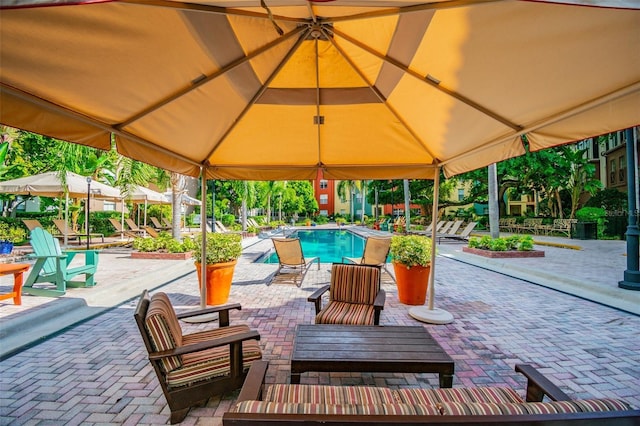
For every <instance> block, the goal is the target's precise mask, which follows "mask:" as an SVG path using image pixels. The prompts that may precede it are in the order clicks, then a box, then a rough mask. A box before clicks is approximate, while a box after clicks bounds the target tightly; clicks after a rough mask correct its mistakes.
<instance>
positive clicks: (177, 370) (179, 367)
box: [145, 292, 262, 388]
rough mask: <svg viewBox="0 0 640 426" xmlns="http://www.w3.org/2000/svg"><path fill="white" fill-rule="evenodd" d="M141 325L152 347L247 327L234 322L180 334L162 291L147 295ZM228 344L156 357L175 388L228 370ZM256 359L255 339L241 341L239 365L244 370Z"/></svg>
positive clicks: (259, 353) (204, 338) (171, 345)
mask: <svg viewBox="0 0 640 426" xmlns="http://www.w3.org/2000/svg"><path fill="white" fill-rule="evenodd" d="M145 327H146V329H147V333H148V334H149V338H150V340H151V344H152V346H153V348H154V350H156V351H164V350H170V349H174V348H176V347H179V346H184V345H189V344H193V343H198V342H203V341H208V340H212V339H217V338H221V337H225V336H231V335H234V334H239V333H244V332H247V331H249V327H248V326H246V325H234V326H229V327H220V328H216V329H212V330H207V331H201V332H199V333H193V334H189V335H186V336H183V335H182V328H181V327H180V323H179V322H178V318H177V316H176V313H175V310H174V309H173V306H172V305H171V302H170V300H169V297H168V296H167V295H166V294H165V293H162V292H159V293H156V294H154V295H153V296H152V297H151V302H150V304H149V309H148V310H147V317H146V318H145ZM230 348H231V346H229V345H226V346H221V347H218V348H213V349H207V350H204V351H199V352H193V353H190V354H185V355H182V356H173V357H168V358H164V359H162V360H160V367H161V369H162V370H163V371H164V372H165V373H166V381H167V385H168V386H169V387H170V388H176V387H180V386H186V385H188V384H190V383H193V382H197V381H201V380H207V379H210V378H212V377H218V376H224V375H227V374H229V373H230V370H231V367H230V362H231V360H230V354H229V351H230ZM259 359H262V351H261V349H260V345H259V343H258V341H257V340H247V341H244V342H242V362H243V364H242V367H243V369H244V370H248V369H249V367H250V366H251V363H252V362H253V361H255V360H259Z"/></svg>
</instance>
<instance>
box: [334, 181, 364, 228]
mask: <svg viewBox="0 0 640 426" xmlns="http://www.w3.org/2000/svg"><path fill="white" fill-rule="evenodd" d="M360 186H361V181H355V180H341V181H340V182H338V196H340V198H342V199H345V198H347V197H346V193H348V194H349V204H350V205H351V217H350V219H351V221H352V222H353V221H354V216H355V214H354V205H353V195H354V193H355V192H356V191H358V190H360ZM362 210H363V211H364V204H363V209H362ZM363 219H364V218H363Z"/></svg>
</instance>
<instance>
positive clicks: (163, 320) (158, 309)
mask: <svg viewBox="0 0 640 426" xmlns="http://www.w3.org/2000/svg"><path fill="white" fill-rule="evenodd" d="M145 327H146V329H147V334H148V335H149V340H151V345H152V346H153V349H154V350H156V351H166V350H169V349H174V348H176V347H178V346H181V345H182V329H181V328H180V324H179V323H178V318H177V317H176V313H175V311H174V310H173V306H171V302H170V301H169V297H168V296H167V295H166V294H165V293H156V294H154V295H153V296H152V297H151V303H150V304H149V309H148V310H147V317H146V318H145ZM160 366H161V368H162V369H163V371H164V372H165V373H166V372H169V371H173V370H175V369H176V368H179V367H181V366H182V360H181V358H180V357H179V356H173V357H168V358H164V359H162V360H161V361H160Z"/></svg>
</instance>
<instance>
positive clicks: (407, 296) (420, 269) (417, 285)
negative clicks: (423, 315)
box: [393, 262, 431, 305]
mask: <svg viewBox="0 0 640 426" xmlns="http://www.w3.org/2000/svg"><path fill="white" fill-rule="evenodd" d="M393 270H394V271H395V273H396V284H397V286H398V299H399V300H400V303H404V304H405V305H424V302H425V301H426V300H427V287H428V285H429V274H430V273H431V266H412V267H411V268H407V267H406V266H405V265H403V264H401V263H395V262H394V263H393Z"/></svg>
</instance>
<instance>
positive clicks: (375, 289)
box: [307, 263, 386, 325]
mask: <svg viewBox="0 0 640 426" xmlns="http://www.w3.org/2000/svg"><path fill="white" fill-rule="evenodd" d="M327 290H328V291H329V303H328V304H327V305H326V306H325V307H324V308H323V307H322V295H323V294H324V293H326V292H327ZM385 298H386V294H385V292H384V290H382V289H381V288H380V266H373V265H353V264H342V263H334V264H333V265H332V267H331V283H330V284H328V285H326V286H324V287H322V288H320V289H319V290H317V291H316V292H315V293H313V294H312V295H311V296H309V298H308V299H307V300H309V301H310V302H313V303H314V304H315V308H316V324H349V325H379V324H380V312H381V311H382V310H383V309H384V301H385Z"/></svg>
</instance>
